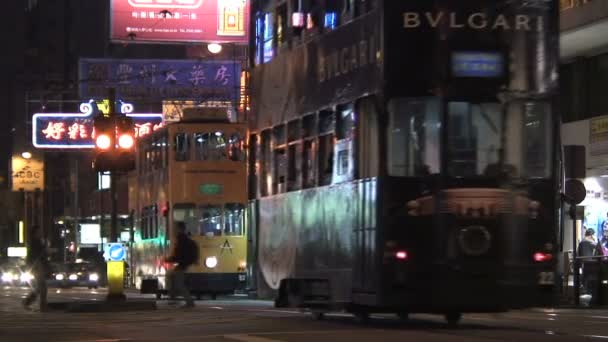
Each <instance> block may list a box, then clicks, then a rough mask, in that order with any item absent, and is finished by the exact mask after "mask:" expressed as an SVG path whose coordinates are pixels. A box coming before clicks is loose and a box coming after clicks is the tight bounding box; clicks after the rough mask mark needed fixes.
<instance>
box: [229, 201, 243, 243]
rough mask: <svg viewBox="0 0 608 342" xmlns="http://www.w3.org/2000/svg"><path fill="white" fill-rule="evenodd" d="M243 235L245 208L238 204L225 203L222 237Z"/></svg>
mask: <svg viewBox="0 0 608 342" xmlns="http://www.w3.org/2000/svg"><path fill="white" fill-rule="evenodd" d="M244 234H245V206H244V205H242V204H240V203H226V206H225V208H224V235H231V236H241V235H244Z"/></svg>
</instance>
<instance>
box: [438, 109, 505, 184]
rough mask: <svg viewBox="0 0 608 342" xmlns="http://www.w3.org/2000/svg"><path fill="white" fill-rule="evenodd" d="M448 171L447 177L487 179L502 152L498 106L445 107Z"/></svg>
mask: <svg viewBox="0 0 608 342" xmlns="http://www.w3.org/2000/svg"><path fill="white" fill-rule="evenodd" d="M447 110H448V122H447V127H448V141H447V148H448V154H449V156H448V168H447V171H448V173H449V174H450V175H452V176H456V177H468V176H477V175H488V172H489V171H490V170H492V168H493V167H494V166H495V165H498V164H497V163H498V162H499V157H500V151H501V150H502V141H503V140H502V136H503V131H504V128H503V112H502V107H501V105H500V104H498V103H470V102H450V103H448V107H447Z"/></svg>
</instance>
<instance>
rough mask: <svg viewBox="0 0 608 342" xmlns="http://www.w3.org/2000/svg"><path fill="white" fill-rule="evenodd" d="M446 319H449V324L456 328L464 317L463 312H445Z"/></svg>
mask: <svg viewBox="0 0 608 342" xmlns="http://www.w3.org/2000/svg"><path fill="white" fill-rule="evenodd" d="M445 319H446V321H448V326H450V327H451V328H455V327H457V326H458V323H459V322H460V320H461V319H462V314H461V313H460V312H450V313H447V314H445Z"/></svg>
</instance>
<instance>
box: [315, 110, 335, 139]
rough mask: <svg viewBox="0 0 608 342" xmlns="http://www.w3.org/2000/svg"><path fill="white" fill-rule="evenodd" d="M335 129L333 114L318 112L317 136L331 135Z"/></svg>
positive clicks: (331, 112)
mask: <svg viewBox="0 0 608 342" xmlns="http://www.w3.org/2000/svg"><path fill="white" fill-rule="evenodd" d="M335 127H336V120H335V116H334V112H333V111H330V110H322V111H321V112H319V134H325V133H333V131H334V129H335Z"/></svg>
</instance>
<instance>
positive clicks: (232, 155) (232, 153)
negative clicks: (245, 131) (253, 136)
mask: <svg viewBox="0 0 608 342" xmlns="http://www.w3.org/2000/svg"><path fill="white" fill-rule="evenodd" d="M244 145H245V144H244V142H243V137H241V134H239V133H238V132H237V133H233V134H231V135H230V138H228V158H229V159H230V160H232V161H245V157H246V155H245V146H244Z"/></svg>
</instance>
